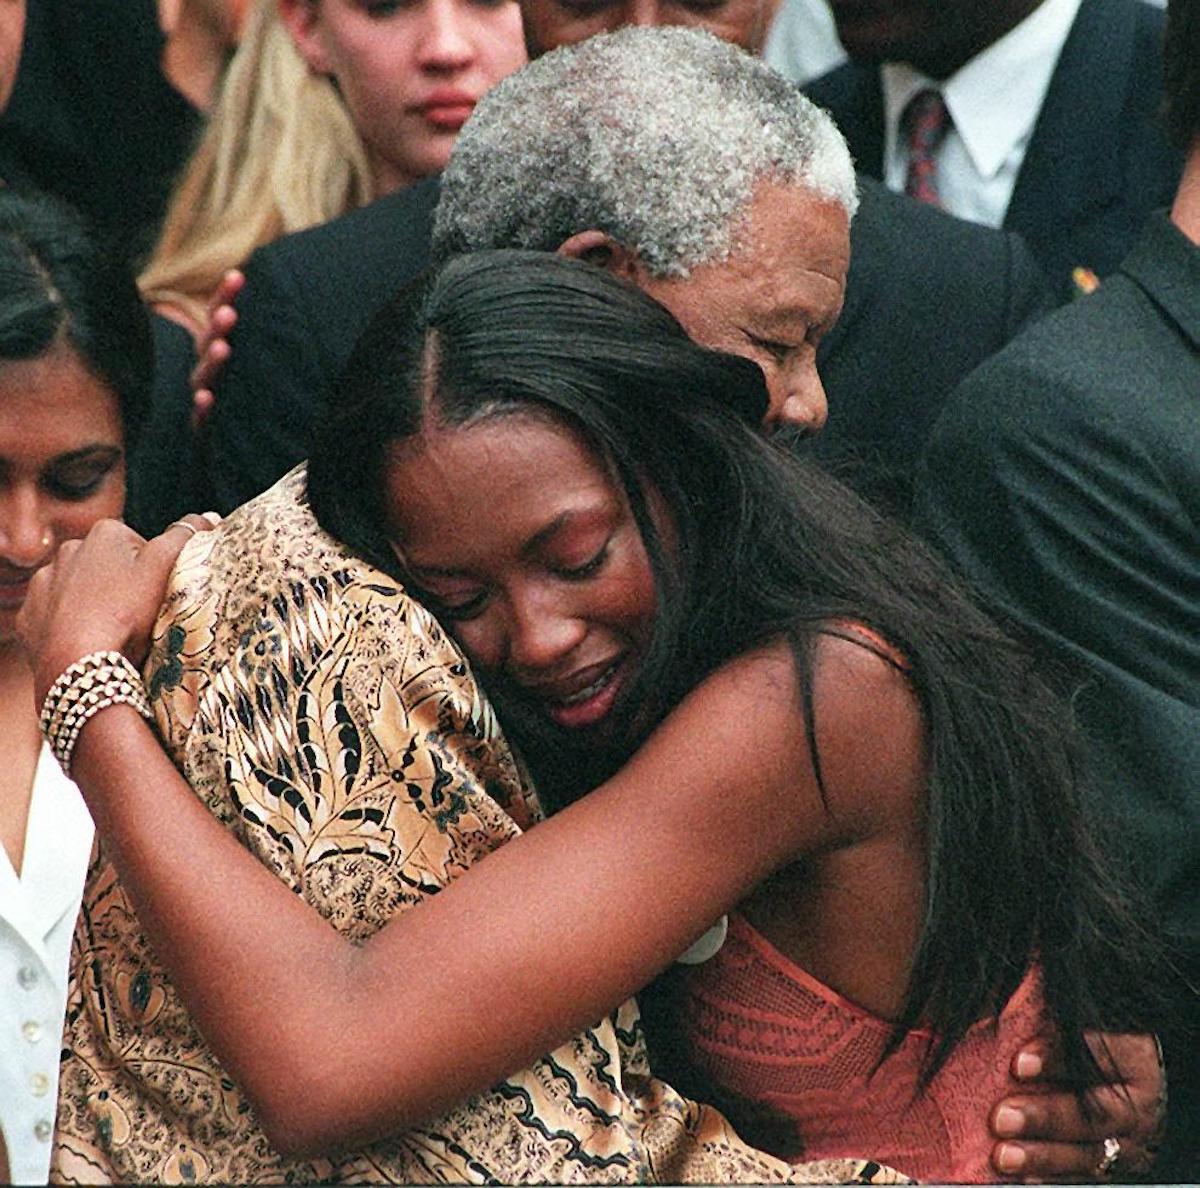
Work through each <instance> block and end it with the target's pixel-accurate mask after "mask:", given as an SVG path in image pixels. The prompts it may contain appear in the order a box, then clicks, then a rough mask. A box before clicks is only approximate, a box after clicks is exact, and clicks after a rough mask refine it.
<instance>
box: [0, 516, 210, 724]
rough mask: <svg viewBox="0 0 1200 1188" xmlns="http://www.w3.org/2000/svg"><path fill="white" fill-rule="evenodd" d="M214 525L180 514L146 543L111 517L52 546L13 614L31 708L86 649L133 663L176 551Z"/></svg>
mask: <svg viewBox="0 0 1200 1188" xmlns="http://www.w3.org/2000/svg"><path fill="white" fill-rule="evenodd" d="M219 520H220V517H219V516H217V515H216V514H215V513H213V512H209V513H206V514H205V515H203V516H195V515H193V516H185V517H184V518H183V519H182V520H176V522H175V523H174V524H172V525H171V526H170V527H169V528H168V529H167V530H166V532H164V533H163V534H162V535H161V536H156V537H155V538H154V539H153V540H151V541H149V542H147V541H144V540H143V539H142V538H141V537H140V536H138V534H137V533H136V532H134V531H133V529H132V528H127V527H126V526H125V525H124V524H122V523H120V522H119V521H118V520H100V521H98V522H97V523H96V524H94V525H93V526H92V529H91V531H90V532H88V534H87V536H86V537H84V539H83V540H68V541H65V542H64V543H63V544H62V545H61V546H60V548H59V550H58V553H57V554H56V556H55V558H54V560H53V561H51V562H50V563H49V564H48V565H43V566H42V568H41V569H39V570H38V571H37V573H35V574H34V575H33V577H32V578H31V579H30V582H29V592H28V593H27V594H26V596H25V601H24V603H23V604H22V606H21V612H20V614H19V615H18V616H17V632H18V634H19V635H20V637H21V642H22V643H23V645H24V647H25V651H26V653H27V656H28V659H29V664H30V667H31V668H32V669H33V674H34V693H35V697H36V699H37V702H36V704H37V705H38V707H39V709H40V707H41V703H42V701H43V700H44V699H45V696H46V693H47V691H48V690H49V688H50V686H51V685H52V684H53V683H54V682H55V680H57V679H58V677H59V675H60V674H61V673H62V672H64V671H65V670H66V669H67V668H68V667H69V666H70V665H71V664H74V663H75V661H76V660H78V659H79V658H80V657H82V656H86V655H88V654H89V653H90V652H102V651H120V652H124V653H125V655H126V656H127V657H128V658H129V659H130V660H131V661H133V663H134V664H135V665H140V664H141V662H142V660H144V659H145V655H146V652H147V650H148V648H149V640H150V632H151V630H152V629H153V627H154V620H155V618H156V616H157V615H158V609H159V607H160V606H161V604H162V600H163V593H164V591H165V589H166V584H167V579H168V577H169V576H170V573H171V569H172V567H173V566H174V564H175V559H176V558H177V557H178V555H179V551H180V549H182V548H183V546H184V545H185V544H187V542H188V541H189V540H190V539H191V538H192V537H193V536H194V535H195V534H196V533H197V532H203V531H206V530H208V529H210V528H212V527H213V526H214V525H215V524H216V523H217V522H218V521H219Z"/></svg>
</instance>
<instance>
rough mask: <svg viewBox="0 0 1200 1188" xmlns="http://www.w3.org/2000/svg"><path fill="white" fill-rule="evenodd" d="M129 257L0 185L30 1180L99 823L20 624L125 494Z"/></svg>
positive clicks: (10, 808) (6, 953) (15, 1151)
mask: <svg viewBox="0 0 1200 1188" xmlns="http://www.w3.org/2000/svg"><path fill="white" fill-rule="evenodd" d="M118 267H119V266H118V265H116V264H115V263H113V262H110V261H108V260H106V259H105V258H104V256H103V254H102V253H101V252H100V251H99V250H98V248H97V247H96V245H94V244H93V243H92V242H91V241H90V239H89V238H88V236H87V234H86V232H85V231H84V230H83V228H82V226H81V225H80V224H79V223H78V222H77V220H76V218H75V216H74V215H72V214H70V213H69V212H67V211H65V210H63V209H62V208H60V207H58V206H56V205H53V204H51V203H50V202H49V201H47V200H45V199H42V198H33V197H28V196H26V197H21V196H18V195H17V194H15V193H14V192H12V191H8V190H0V723H2V725H0V842H2V843H3V844H2V846H0V1173H3V1174H0V1180H3V1181H7V1182H14V1183H19V1184H29V1183H44V1182H45V1180H46V1176H47V1171H48V1169H49V1163H50V1147H51V1139H52V1137H53V1131H54V1114H55V1100H56V1095H57V1087H58V1053H59V1048H60V1047H61V1043H60V1041H61V1035H62V1024H63V1010H64V1003H65V997H66V979H67V962H68V957H69V951H70V942H71V932H72V929H73V926H74V923H75V917H76V915H77V913H78V911H79V900H80V893H81V891H82V887H83V878H84V873H85V870H86V867H87V862H88V855H89V853H90V852H91V845H92V822H91V818H90V817H89V816H88V812H87V809H86V808H85V807H84V804H83V800H82V798H81V797H80V795H79V792H78V790H77V789H76V787H75V785H74V784H72V783H71V782H70V780H69V779H68V778H67V777H66V775H64V773H63V772H62V771H61V770H60V769H59V767H58V764H57V763H56V762H55V760H54V759H53V757H52V756H51V755H50V753H49V751H48V750H47V749H46V748H45V747H44V746H43V745H42V739H41V734H40V732H39V730H38V711H37V707H36V706H35V705H34V700H33V680H32V676H31V674H30V672H29V670H28V668H27V666H26V664H25V660H24V657H23V655H22V653H21V651H20V649H19V647H18V646H17V643H16V630H15V625H16V618H17V614H18V612H19V611H20V609H21V604H22V602H23V601H24V599H25V593H26V590H27V589H28V583H29V579H30V577H31V576H32V575H33V573H34V572H35V571H36V570H37V569H38V568H39V567H40V566H42V565H44V564H45V563H46V562H47V561H49V560H50V558H51V557H52V556H53V555H54V553H55V552H56V550H57V549H58V546H59V545H60V544H61V543H62V542H63V541H64V540H70V539H73V538H75V537H80V536H83V535H84V534H85V533H86V532H87V530H88V529H89V528H90V527H91V525H92V524H93V523H94V522H95V521H96V520H98V519H100V518H102V517H105V516H120V515H121V510H122V507H123V505H124V502H125V458H126V450H127V448H128V446H129V444H130V435H129V432H128V430H130V429H133V428H134V427H136V426H137V425H139V424H140V423H141V421H142V419H143V417H144V413H145V410H146V405H147V403H148V400H149V391H150V378H151V374H152V369H153V354H152V347H151V341H150V336H149V330H148V326H147V322H146V316H145V313H144V311H143V310H142V308H141V305H140V302H139V300H138V297H137V291H136V289H135V288H134V286H133V282H132V280H131V278H130V277H129V276H128V275H126V274H124V273H123V272H120V271H118ZM5 1164H7V1166H5Z"/></svg>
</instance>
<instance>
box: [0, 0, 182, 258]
mask: <svg viewBox="0 0 1200 1188" xmlns="http://www.w3.org/2000/svg"><path fill="white" fill-rule="evenodd" d="M162 52H163V34H162V32H161V30H160V29H159V26H158V7H157V5H156V4H155V2H154V0H102V2H101V3H96V4H92V3H87V4H80V3H78V2H77V0H27V3H26V20H25V36H24V41H23V43H22V48H21V61H20V65H19V67H18V69H17V77H16V82H15V84H14V86H13V93H12V98H11V99H10V100H9V103H8V107H7V109H6V110H5V111H4V112H3V114H0V177H3V178H4V179H5V180H6V181H7V182H9V183H10V184H13V183H16V184H19V185H25V186H33V187H35V188H37V189H40V190H44V191H46V192H47V193H49V194H54V195H56V196H57V197H59V198H62V199H63V200H65V201H67V202H70V203H71V204H72V205H73V206H76V207H78V208H79V209H80V210H81V211H83V213H84V214H85V215H87V216H88V218H89V219H90V220H91V222H92V223H93V224H94V225H95V227H96V229H97V230H98V231H99V232H100V234H101V235H103V236H104V237H105V240H106V242H108V243H110V244H111V245H112V246H113V247H114V248H115V249H116V250H118V251H119V252H120V253H121V254H122V255H123V256H126V257H127V258H131V259H132V258H136V257H138V256H139V255H140V254H142V253H144V252H146V251H147V250H148V249H149V248H151V247H153V245H154V238H155V235H156V232H157V227H158V223H159V220H160V219H161V218H162V214H163V211H164V210H165V209H166V204H167V199H168V198H169V196H170V192H171V186H172V185H173V184H174V181H175V176H176V174H177V173H178V171H179V170H180V169H181V168H182V167H183V165H184V164H185V163H186V161H187V159H188V156H189V155H190V154H191V151H192V146H193V144H194V143H195V140H196V138H197V136H198V135H199V133H200V131H201V130H202V118H201V113H200V112H198V111H197V110H196V109H195V108H193V107H192V105H191V104H190V103H189V102H188V101H187V100H186V99H185V98H184V97H183V96H182V95H181V94H179V92H178V91H176V90H175V88H174V87H173V86H172V85H171V84H170V82H168V80H167V79H166V77H165V76H164V75H163V73H162V69H161V66H160V59H161V57H162Z"/></svg>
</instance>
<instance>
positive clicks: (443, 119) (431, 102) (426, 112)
mask: <svg viewBox="0 0 1200 1188" xmlns="http://www.w3.org/2000/svg"><path fill="white" fill-rule="evenodd" d="M415 110H416V111H418V112H419V113H420V114H421V116H422V117H423V118H424V119H425V120H426V121H427V122H428V123H430V124H432V125H433V126H434V127H435V128H443V129H450V130H451V131H455V132H457V131H458V129H459V128H461V127H462V126H463V124H465V123H466V122H467V120H468V119H470V117H471V112H472V111H474V110H475V96H474V95H471V94H470V93H468V92H467V91H457V90H453V89H451V88H444V89H442V90H437V91H434V92H433V93H432V94H430V95H428V96H427V97H426V98H425V99H424V100H423V101H422V102H420V103H418V104H416V107H415Z"/></svg>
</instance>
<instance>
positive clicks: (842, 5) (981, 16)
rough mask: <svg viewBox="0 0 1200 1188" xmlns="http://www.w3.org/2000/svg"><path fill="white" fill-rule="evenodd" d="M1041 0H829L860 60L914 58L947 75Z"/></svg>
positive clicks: (923, 66) (920, 65)
mask: <svg viewBox="0 0 1200 1188" xmlns="http://www.w3.org/2000/svg"><path fill="white" fill-rule="evenodd" d="M1040 3H1041V0H829V7H830V8H831V9H832V10H833V19H834V21H835V22H836V23H837V31H838V37H839V38H840V39H841V42H842V44H843V45H844V46H845V47H846V52H847V53H848V54H849V55H850V57H851V58H853V59H854V60H855V61H856V62H909V63H911V64H912V65H914V66H916V67H917V69H919V70H921V71H923V72H924V73H926V74H928V75H930V76H931V77H933V78H947V77H949V75H951V74H953V73H954V71H956V70H957V69H958V68H959V67H960V66H962V65H963V64H964V63H966V62H967V61H969V60H970V59H971V58H973V57H974V56H975V55H976V54H978V53H979V52H980V51H981V50H984V49H986V48H987V47H988V46H989V45H991V44H992V42H994V41H996V40H997V39H998V38H1000V37H1002V36H1003V35H1004V34H1005V33H1007V32H1008V30H1009V29H1011V28H1012V27H1013V26H1014V25H1016V24H1017V23H1018V22H1020V21H1021V20H1023V19H1024V18H1025V17H1026V16H1028V15H1029V13H1031V12H1032V11H1033V10H1034V9H1035V8H1036V7H1037V6H1038V5H1039V4H1040Z"/></svg>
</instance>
